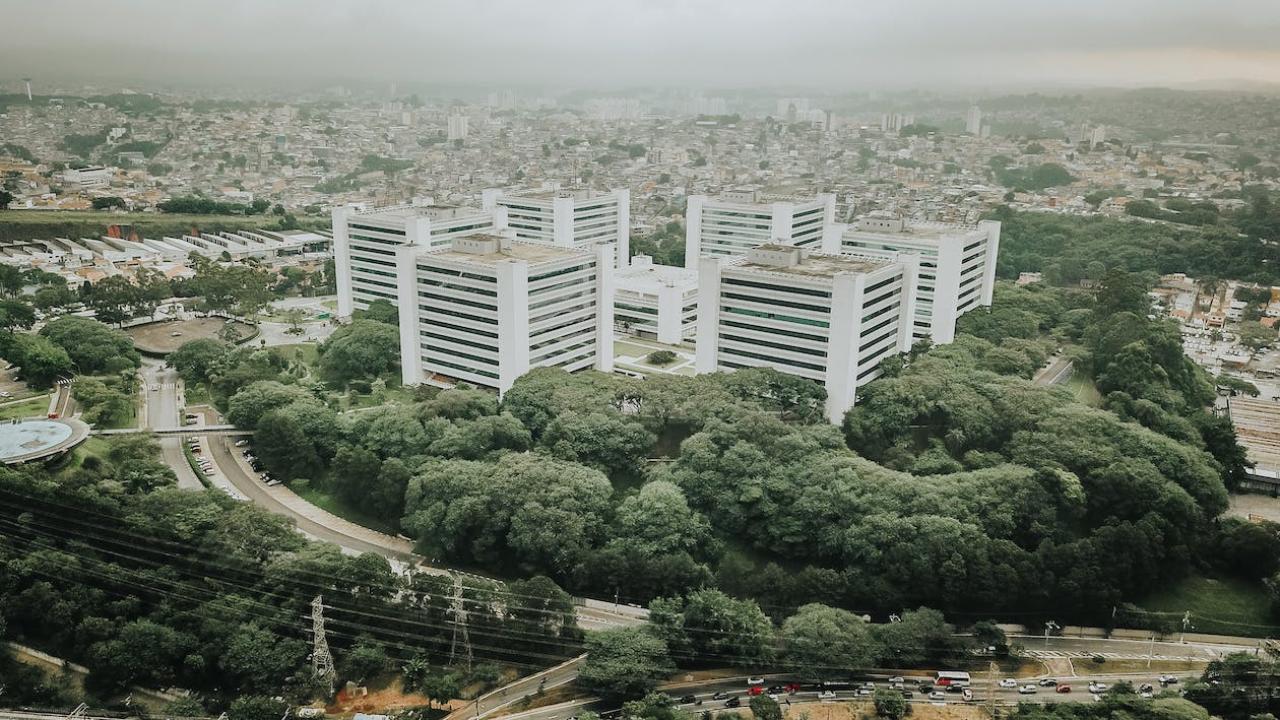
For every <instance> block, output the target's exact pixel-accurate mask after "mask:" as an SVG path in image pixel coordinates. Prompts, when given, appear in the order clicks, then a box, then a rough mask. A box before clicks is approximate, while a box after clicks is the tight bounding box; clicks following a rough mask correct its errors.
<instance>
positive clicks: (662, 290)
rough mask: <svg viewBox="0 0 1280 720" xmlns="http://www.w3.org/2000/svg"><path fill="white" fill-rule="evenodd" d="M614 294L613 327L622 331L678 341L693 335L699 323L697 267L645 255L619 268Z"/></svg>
mask: <svg viewBox="0 0 1280 720" xmlns="http://www.w3.org/2000/svg"><path fill="white" fill-rule="evenodd" d="M614 284H615V289H614V296H613V322H614V327H615V328H616V329H617V330H618V331H620V332H623V333H627V334H629V335H635V336H637V337H642V338H647V339H650V340H657V341H658V342H660V343H666V344H668V345H677V344H679V343H680V342H682V341H684V340H686V339H692V338H693V336H694V333H696V332H697V329H698V324H697V318H698V271H697V270H690V269H687V268H684V267H673V266H670V265H656V264H654V262H653V258H651V257H649V256H648V255H637V256H635V257H633V258H631V265H630V267H627V268H625V269H622V270H618V271H617V274H616V279H615V282H614Z"/></svg>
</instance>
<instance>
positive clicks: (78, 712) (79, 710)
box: [67, 703, 89, 720]
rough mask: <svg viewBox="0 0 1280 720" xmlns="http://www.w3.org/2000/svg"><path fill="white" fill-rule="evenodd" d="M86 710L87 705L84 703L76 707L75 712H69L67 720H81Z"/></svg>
mask: <svg viewBox="0 0 1280 720" xmlns="http://www.w3.org/2000/svg"><path fill="white" fill-rule="evenodd" d="M88 709H89V706H88V705H85V704H84V703H80V704H79V705H77V706H76V709H75V710H72V711H71V714H69V715H67V720H76V718H83V717H84V716H85V713H86V711H87V710H88Z"/></svg>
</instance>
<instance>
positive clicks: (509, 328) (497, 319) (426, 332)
mask: <svg viewBox="0 0 1280 720" xmlns="http://www.w3.org/2000/svg"><path fill="white" fill-rule="evenodd" d="M396 263H397V282H398V295H399V299H398V302H397V305H398V307H399V311H400V361H401V368H402V372H403V380H404V383H405V384H406V385H415V384H419V383H422V382H424V381H425V380H427V378H429V377H433V376H436V375H441V376H445V377H449V378H455V379H458V380H465V381H467V382H470V383H474V384H476V385H481V386H485V387H492V388H496V389H497V390H498V391H499V392H500V393H501V392H505V391H506V390H508V389H509V388H510V387H511V385H512V384H513V383H514V382H515V380H516V378H518V377H520V376H521V375H523V374H524V373H526V372H528V371H529V370H530V369H531V368H535V367H560V368H564V369H565V370H568V371H574V370H581V369H584V368H590V367H594V368H596V369H598V370H603V371H605V372H611V371H612V369H613V245H609V244H605V245H596V246H594V247H591V248H587V249H575V248H560V247H554V246H550V245H543V244H539V243H529V242H522V241H519V240H512V239H511V238H510V237H505V236H499V235H494V234H484V233H478V234H470V235H467V236H461V237H457V238H454V239H453V241H452V242H451V244H450V246H449V247H444V248H436V249H430V248H420V247H415V246H412V245H402V246H400V247H399V248H397V250H396Z"/></svg>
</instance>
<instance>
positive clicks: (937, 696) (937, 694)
mask: <svg viewBox="0 0 1280 720" xmlns="http://www.w3.org/2000/svg"><path fill="white" fill-rule="evenodd" d="M929 699H930V700H934V701H941V702H946V701H947V694H946V693H944V692H942V691H941V690H934V691H933V692H931V693H929Z"/></svg>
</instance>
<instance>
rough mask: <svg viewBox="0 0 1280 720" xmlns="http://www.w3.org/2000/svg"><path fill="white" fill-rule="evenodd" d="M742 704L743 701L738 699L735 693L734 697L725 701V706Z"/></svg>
mask: <svg viewBox="0 0 1280 720" xmlns="http://www.w3.org/2000/svg"><path fill="white" fill-rule="evenodd" d="M740 705H742V701H741V700H739V699H738V696H737V695H734V696H733V697H731V698H729V699H728V700H725V701H724V706H725V707H738V706H740Z"/></svg>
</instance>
